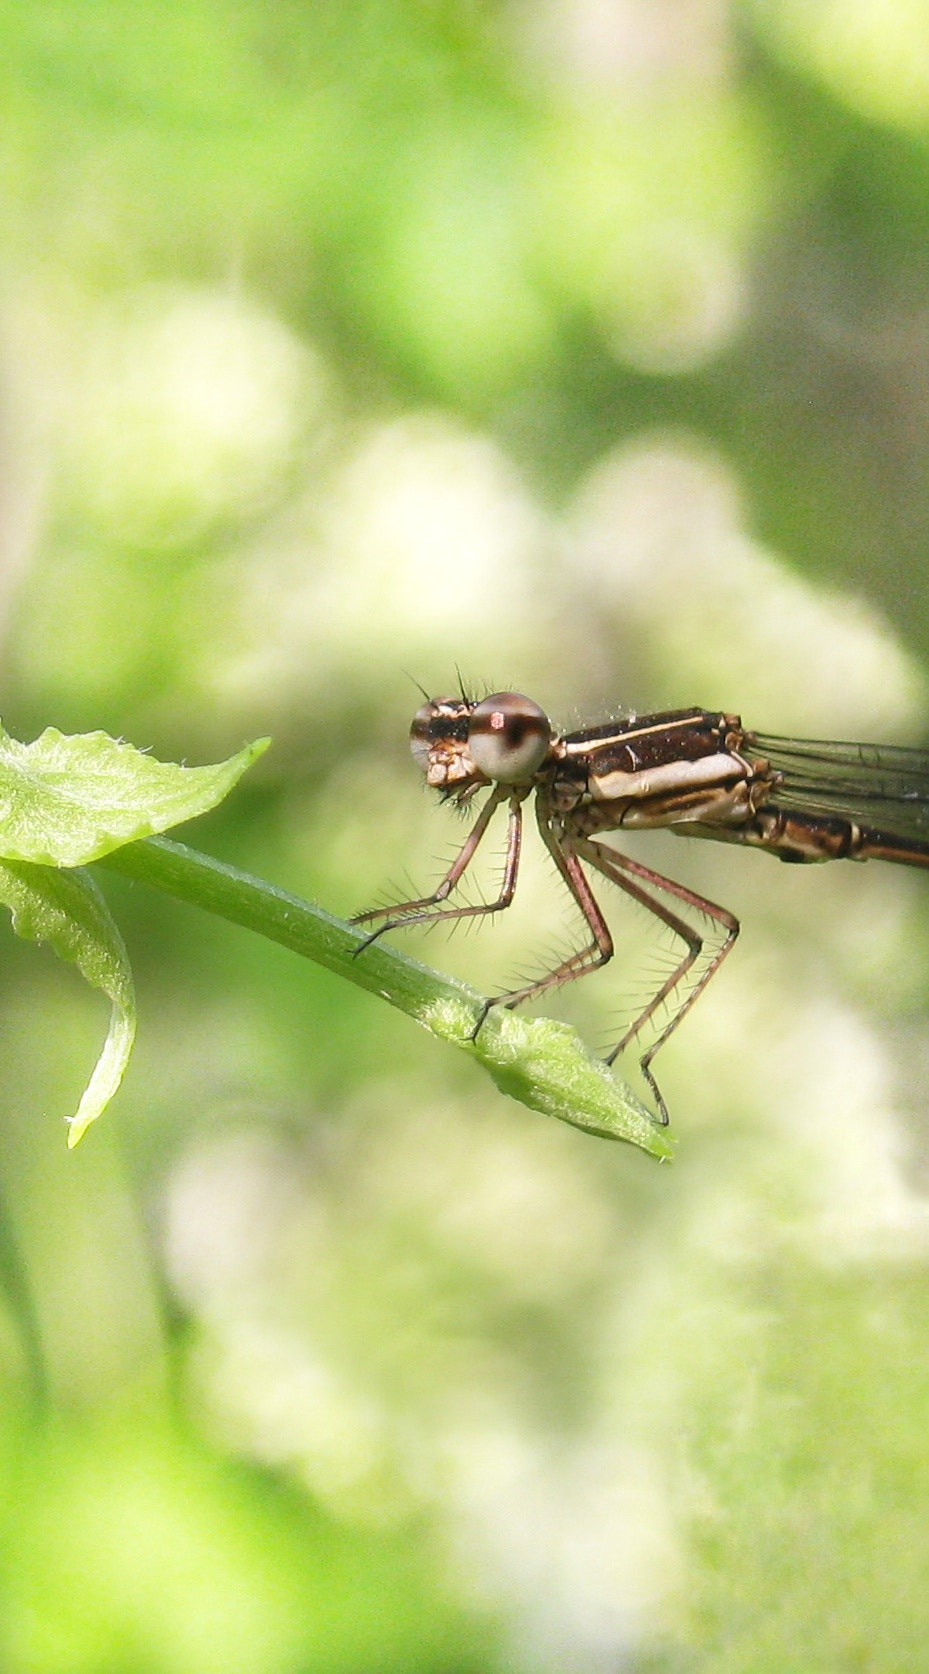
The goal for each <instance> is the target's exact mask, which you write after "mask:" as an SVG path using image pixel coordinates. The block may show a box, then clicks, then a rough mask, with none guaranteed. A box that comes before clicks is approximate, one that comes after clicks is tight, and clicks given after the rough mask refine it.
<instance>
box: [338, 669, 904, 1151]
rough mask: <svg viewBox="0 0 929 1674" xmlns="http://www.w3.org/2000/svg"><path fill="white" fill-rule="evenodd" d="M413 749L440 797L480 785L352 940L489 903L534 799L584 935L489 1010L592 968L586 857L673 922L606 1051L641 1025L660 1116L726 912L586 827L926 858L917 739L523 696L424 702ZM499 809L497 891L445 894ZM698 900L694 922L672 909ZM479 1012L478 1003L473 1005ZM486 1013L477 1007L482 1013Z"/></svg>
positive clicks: (505, 891)
mask: <svg viewBox="0 0 929 1674" xmlns="http://www.w3.org/2000/svg"><path fill="white" fill-rule="evenodd" d="M410 748H411V750H412V752H413V756H414V759H415V760H416V762H417V763H418V765H419V766H420V768H421V769H422V771H423V773H424V775H425V778H426V783H427V784H429V785H431V786H434V787H435V789H436V790H438V791H439V793H440V794H441V796H442V797H443V798H444V799H446V800H451V801H455V802H458V803H469V802H470V801H471V799H472V797H474V796H476V795H477V794H478V793H479V792H481V791H484V790H486V791H487V792H488V793H489V794H488V795H487V797H486V800H485V801H484V804H483V807H482V808H481V811H480V813H479V814H478V816H477V819H476V820H475V822H474V824H473V826H472V827H471V831H470V833H469V835H468V837H467V839H466V841H465V843H464V844H463V846H462V848H461V850H460V852H459V854H458V855H457V857H456V859H455V861H454V863H453V864H452V866H451V867H450V868H449V870H448V871H447V872H446V874H445V877H444V878H443V879H442V882H441V883H440V884H439V886H438V888H437V889H434V890H433V892H432V894H431V895H425V896H423V897H422V898H421V899H419V900H415V901H404V902H401V903H399V904H397V905H395V906H391V907H377V908H375V909H373V910H372V911H370V912H366V913H361V914H359V916H358V917H357V918H356V919H355V921H354V922H355V923H356V924H370V923H373V922H374V921H376V920H377V919H381V920H382V921H383V922H382V923H381V924H379V925H378V927H377V929H376V930H374V931H373V932H372V934H371V935H370V936H369V937H368V939H367V941H366V942H365V943H364V944H363V946H368V945H369V943H370V942H373V941H375V940H376V939H377V937H378V936H382V935H383V934H384V933H385V932H386V931H388V930H396V929H398V928H400V927H401V926H403V925H408V924H422V923H432V922H436V921H439V920H454V919H463V918H472V917H475V916H478V915H481V914H485V913H497V912H502V911H503V910H504V909H505V908H506V907H508V906H509V905H510V903H511V901H512V899H513V895H514V892H515V889H516V880H517V875H518V871H519V857H520V846H521V841H522V811H523V803H524V802H526V800H527V799H528V798H529V797H530V796H533V795H534V796H535V814H536V820H537V823H538V827H539V831H540V833H541V836H542V841H543V843H544V844H545V847H546V848H547V850H548V852H549V854H550V855H551V857H552V860H553V861H554V863H555V865H556V867H557V869H558V871H559V873H560V874H561V877H562V879H563V880H564V882H565V884H566V885H567V888H568V890H569V891H570V893H571V895H572V896H573V898H574V900H575V902H576V903H577V905H578V907H579V908H580V910H581V913H582V915H583V917H584V919H585V920H586V923H587V926H588V929H589V932H590V938H589V941H587V942H586V943H585V945H584V946H583V947H581V948H579V949H578V950H577V951H576V952H574V953H572V954H570V955H569V957H568V958H566V959H564V960H562V961H561V963H560V964H559V965H557V966H556V967H555V968H554V969H553V970H550V971H548V972H547V973H546V974H545V975H544V976H542V977H540V978H539V980H538V981H537V982H531V983H529V984H528V985H527V986H526V987H523V988H517V989H515V990H513V991H512V992H510V993H506V994H499V995H497V996H496V997H495V998H494V999H492V1000H488V1002H487V1010H489V1009H490V1007H491V1006H497V1005H502V1006H509V1007H512V1006H517V1005H520V1004H522V1002H523V1001H524V1000H531V999H534V998H535V997H536V996H538V995H540V994H544V993H546V992H547V991H548V990H549V989H552V988H557V987H559V986H560V985H561V984H562V983H566V982H573V981H574V979H575V978H576V977H580V976H583V975H585V973H586V972H588V971H592V970H595V969H597V967H598V966H600V965H605V964H606V963H607V961H608V960H609V959H611V958H612V955H613V939H612V936H611V935H610V931H609V929H608V927H607V924H606V920H605V919H604V917H603V914H602V912H601V910H600V907H599V905H598V904H597V901H596V899H595V897H594V894H593V891H592V890H591V887H590V883H589V881H588V878H587V875H586V873H585V870H584V867H585V866H586V867H588V868H590V869H591V870H592V871H594V872H599V873H600V874H601V876H602V877H604V878H608V879H609V881H610V882H611V883H615V884H618V886H619V888H620V889H622V890H624V891H625V893H626V894H627V895H630V896H631V897H632V898H633V900H635V901H638V902H639V903H640V904H641V905H642V906H643V907H646V908H647V909H648V910H649V911H650V912H651V913H653V914H654V915H655V916H656V918H658V919H660V920H661V922H662V923H663V924H665V925H666V926H667V927H668V929H669V930H670V931H671V932H672V935H673V936H674V938H675V940H676V942H677V944H678V947H679V956H677V957H676V960H675V964H674V968H673V970H672V971H671V972H670V974H669V975H668V977H667V978H666V980H665V981H664V982H662V983H661V985H660V986H659V987H658V989H657V991H656V992H655V993H654V994H653V995H652V997H651V998H650V999H649V1001H648V1004H647V1005H645V1006H644V1007H643V1008H642V1010H641V1011H640V1012H639V1014H638V1016H637V1017H636V1018H635V1019H634V1021H633V1022H632V1023H631V1025H630V1026H629V1027H628V1028H627V1029H626V1031H625V1033H624V1034H623V1036H622V1038H621V1039H620V1040H619V1041H618V1042H617V1044H616V1046H615V1047H614V1049H613V1051H612V1052H611V1053H610V1054H609V1057H608V1059H607V1062H608V1063H612V1062H613V1060H614V1059H615V1058H616V1057H617V1056H618V1055H619V1053H620V1052H622V1051H623V1050H624V1049H625V1048H626V1047H627V1046H629V1045H630V1044H631V1043H632V1042H633V1041H636V1042H639V1043H640V1044H641V1037H642V1035H643V1032H644V1031H646V1030H647V1029H648V1026H649V1025H651V1030H652V1032H653V1033H654V1038H653V1039H652V1040H651V1041H650V1044H649V1045H648V1046H647V1049H646V1050H645V1051H643V1052H642V1054H641V1057H640V1060H639V1063H640V1068H641V1070H642V1074H643V1075H644V1077H645V1080H646V1081H647V1083H648V1085H649V1087H650V1088H651V1091H652V1094H653V1096H654V1099H655V1102H656V1105H657V1109H658V1115H659V1118H660V1120H661V1122H662V1123H666V1122H667V1120H668V1112H667V1107H666V1105H665V1102H664V1099H663V1098H662V1095H661V1092H660V1091H659V1088H658V1084H657V1082H656V1081H655V1077H654V1075H653V1073H652V1069H651V1063H652V1059H653V1058H654V1056H655V1053H656V1052H657V1051H658V1048H659V1047H660V1046H663V1045H664V1043H665V1041H666V1040H667V1039H668V1036H669V1035H670V1034H671V1033H672V1032H673V1030H674V1029H676V1028H677V1025H678V1024H679V1023H680V1021H681V1019H682V1017H684V1016H685V1015H686V1013H687V1012H688V1011H689V1010H690V1008H691V1006H693V1004H694V1002H695V1001H696V1000H697V999H698V998H699V996H700V994H701V993H702V992H703V990H704V988H705V987H706V985H707V983H708V982H709V980H710V978H711V977H712V976H713V975H714V974H715V973H716V971H718V969H719V967H720V965H721V964H722V961H723V959H724V958H725V957H726V954H727V953H728V952H729V950H730V948H731V947H732V945H733V943H734V941H735V939H736V937H737V935H738V933H739V923H738V920H737V919H736V918H735V917H734V916H733V914H732V913H730V912H728V911H727V910H726V908H725V907H718V906H716V905H715V904H714V903H713V902H712V901H707V900H705V899H704V898H703V896H701V895H698V894H696V893H695V891H694V890H692V889H688V888H686V887H685V885H683V884H679V883H676V882H675V881H674V880H673V879H671V878H666V877H663V876H662V874H661V873H659V872H653V871H652V870H651V869H650V868H649V867H647V866H643V865H642V864H641V863H640V862H639V861H637V860H633V859H632V858H631V857H630V856H629V855H625V854H622V853H621V852H620V851H619V850H617V849H615V848H613V847H612V845H610V844H607V843H604V842H602V841H600V839H599V835H598V834H599V833H602V832H606V831H619V832H621V831H631V830H641V829H643V828H653V827H658V826H664V827H667V828H669V829H670V830H672V831H675V832H677V833H678V834H680V835H681V836H687V837H707V838H711V839H713V840H714V841H716V842H724V843H746V844H749V845H750V846H752V847H754V848H760V849H767V850H768V851H769V853H771V854H774V855H777V857H778V859H780V860H787V861H794V862H800V863H804V864H805V863H808V862H811V861H821V860H871V859H874V860H892V861H898V862H901V863H902V864H904V865H909V866H929V751H922V750H908V749H904V748H901V747H899V746H896V745H877V744H835V743H827V742H817V741H807V740H799V739H792V738H775V737H772V736H769V735H767V734H765V733H758V732H748V731H746V729H745V728H744V727H743V725H742V722H741V720H740V719H739V717H738V716H737V715H721V714H716V713H713V712H711V711H708V710H704V709H680V710H671V711H669V712H667V713H665V714H659V715H641V716H638V717H635V718H632V719H629V720H624V721H617V722H607V723H606V724H605V725H603V726H596V727H587V728H584V729H583V730H581V731H578V732H568V733H559V732H556V731H555V729H554V728H553V726H552V724H551V722H550V720H549V718H548V716H547V715H546V714H545V711H544V710H543V709H540V708H539V706H538V704H536V703H533V702H532V700H531V699H530V698H527V697H523V696H521V694H519V693H518V692H496V693H494V694H493V696H491V697H486V698H484V699H482V700H481V701H480V702H475V701H474V700H472V699H470V698H467V697H447V698H434V699H433V700H432V701H431V702H428V703H424V704H423V706H422V708H421V709H419V710H418V711H417V713H416V715H415V716H414V717H413V724H412V726H411V728H410ZM503 805H505V806H506V808H507V810H508V814H509V827H508V835H507V847H506V859H505V862H504V866H503V878H502V881H501V885H500V891H499V894H498V895H497V896H496V898H495V899H494V900H492V901H487V902H484V901H482V902H479V903H478V904H476V905H475V904H468V905H463V906H447V905H446V904H445V903H446V902H447V901H448V898H449V896H450V895H451V894H452V892H453V890H454V889H455V888H456V886H457V885H458V884H459V883H460V882H461V879H462V877H463V875H464V873H465V872H466V871H467V869H468V867H469V866H470V864H471V862H472V860H473V859H474V855H475V853H476V851H477V849H478V846H479V844H480V843H481V840H482V839H483V837H484V835H485V833H486V831H487V828H488V826H489V825H490V822H491V820H492V818H493V816H494V814H495V812H496V811H497V809H498V808H500V807H501V806H503ZM688 911H689V912H690V913H693V914H696V915H697V916H698V918H699V919H700V920H701V921H702V924H703V925H704V926H707V927H708V933H707V930H706V929H698V928H695V926H694V925H693V924H692V923H691V922H690V921H689V919H688V918H687V917H686V916H684V915H685V913H687V912H688ZM486 1014H487V1012H486V1010H485V1013H484V1016H486ZM481 1021H482V1022H483V1017H482V1019H481Z"/></svg>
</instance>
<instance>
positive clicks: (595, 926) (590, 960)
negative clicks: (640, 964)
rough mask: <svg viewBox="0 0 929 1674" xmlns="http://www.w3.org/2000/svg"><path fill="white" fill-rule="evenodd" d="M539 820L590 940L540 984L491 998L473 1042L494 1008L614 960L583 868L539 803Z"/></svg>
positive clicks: (509, 1005) (516, 1002)
mask: <svg viewBox="0 0 929 1674" xmlns="http://www.w3.org/2000/svg"><path fill="white" fill-rule="evenodd" d="M536 820H537V822H538V826H539V831H540V832H541V834H542V841H543V842H544V844H545V847H546V848H547V849H548V852H549V854H550V855H551V857H552V859H553V861H554V862H555V865H556V866H557V868H558V871H559V873H560V874H561V877H562V878H563V879H564V882H565V884H566V885H567V888H568V890H569V891H570V893H571V895H572V896H573V898H574V900H575V901H576V903H577V905H578V907H579V908H580V910H581V912H582V914H583V916H584V919H585V921H586V922H587V924H588V925H589V927H590V932H591V939H590V941H589V942H588V943H586V944H585V946H584V947H582V948H579V949H578V951H577V952H576V953H572V954H570V955H569V957H568V958H567V959H564V960H562V962H561V964H560V965H557V966H556V967H555V969H554V970H553V971H549V972H548V973H547V974H546V975H545V976H544V977H540V978H539V980H538V981H537V982H531V983H529V984H527V986H526V987H525V988H516V989H512V990H511V991H510V992H509V993H506V994H496V995H494V997H493V998H492V999H489V1000H488V1001H487V1003H486V1005H485V1006H484V1009H483V1011H482V1012H481V1015H480V1017H479V1018H478V1021H477V1023H476V1025H475V1027H474V1030H473V1032H472V1035H471V1038H472V1040H473V1039H474V1038H475V1037H476V1035H477V1034H478V1031H479V1030H480V1027H481V1024H482V1023H483V1022H484V1020H485V1018H486V1017H487V1014H488V1012H489V1011H491V1010H492V1008H493V1007H494V1006H505V1007H506V1008H507V1010H508V1011H512V1010H513V1009H514V1008H515V1007H516V1006H519V1005H522V1003H523V1001H524V1000H534V999H536V998H537V997H538V995H540V994H545V993H547V992H548V990H549V989H551V988H560V987H561V986H562V984H563V983H566V982H574V981H575V980H576V978H577V977H581V976H586V975H587V972H588V971H595V970H597V969H598V967H599V966H600V965H605V964H606V963H607V962H608V960H610V959H612V957H613V938H612V936H611V935H610V931H609V926H608V925H607V922H606V919H605V918H604V916H603V914H602V912H601V911H600V908H599V906H598V905H597V901H596V898H595V896H594V893H593V890H592V889H591V887H590V885H589V883H588V882H587V879H586V877H585V876H584V872H583V869H582V867H581V865H580V863H579V862H578V859H577V856H576V855H575V854H574V852H573V847H572V845H571V844H570V843H568V842H566V841H565V839H564V838H563V837H562V836H561V834H560V832H556V831H555V830H554V828H553V825H552V821H551V816H550V814H549V813H548V810H547V809H546V808H545V806H544V805H543V804H542V802H541V798H539V799H537V801H536Z"/></svg>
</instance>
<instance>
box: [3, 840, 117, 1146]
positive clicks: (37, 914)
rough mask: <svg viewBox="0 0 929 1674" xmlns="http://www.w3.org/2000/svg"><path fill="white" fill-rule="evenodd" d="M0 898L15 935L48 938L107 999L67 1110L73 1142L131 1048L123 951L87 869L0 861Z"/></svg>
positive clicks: (108, 1094)
mask: <svg viewBox="0 0 929 1674" xmlns="http://www.w3.org/2000/svg"><path fill="white" fill-rule="evenodd" d="M0 899H2V900H3V901H4V902H5V904H6V905H7V906H8V907H9V909H10V911H11V913H12V917H13V929H14V930H15V931H16V934H17V935H18V936H23V937H25V938H26V939H27V940H28V941H33V942H48V943H49V945H50V946H51V947H53V948H54V950H55V952H56V953H57V954H58V955H59V957H60V958H62V959H67V960H69V961H70V963H71V964H73V965H76V966H77V967H78V969H79V970H80V972H81V973H82V975H83V976H84V977H86V979H87V981H88V982H89V983H91V984H92V985H93V987H94V988H99V989H102V991H103V993H104V994H106V995H107V996H108V997H109V999H110V1000H111V1002H112V1007H113V1010H112V1014H111V1017H110V1027H109V1031H108V1033H107V1037H106V1040H105V1041H104V1044H103V1050H102V1052H101V1053H100V1057H99V1059H98V1060H97V1067H96V1069H95V1070H94V1073H93V1075H92V1076H91V1078H90V1081H89V1083H88V1085H87V1087H86V1089H85V1091H84V1096H83V1098H82V1099H81V1102H80V1104H79V1106H78V1108H77V1112H76V1114H75V1115H74V1116H72V1117H69V1121H70V1124H71V1125H70V1129H69V1132H68V1144H69V1145H72V1146H73V1145H76V1144H77V1142H78V1140H79V1139H80V1137H81V1135H82V1134H83V1133H84V1132H85V1130H86V1129H87V1128H88V1127H89V1125H90V1123H91V1122H93V1121H94V1120H95V1119H96V1117H97V1116H99V1115H100V1113H101V1111H102V1110H104V1109H105V1108H106V1106H107V1104H108V1103H109V1101H110V1099H111V1098H112V1097H113V1094H114V1093H115V1092H116V1090H117V1088H118V1087H119V1084H120V1081H121V1080H122V1077H123V1071H124V1070H125V1067H126V1064H127V1062H128V1059H129V1054H130V1052H131V1050H132V1042H133V1039H134V1038H135V1022H136V1011H135V992H134V990H133V985H132V970H131V968H130V965H129V957H128V954H127V953H126V949H125V947H124V945H123V940H122V937H121V936H120V933H119V931H118V930H117V928H116V925H115V923H114V921H113V918H112V916H111V914H110V910H109V908H108V906H107V904H106V902H105V901H104V899H103V896H102V895H101V893H100V891H99V889H98V888H97V885H96V884H95V883H94V880H93V878H92V877H91V876H90V874H89V873H87V872H84V871H79V870H78V871H59V870H51V869H50V868H49V867H47V866H35V865H30V864H29V863H28V862H23V861H9V860H7V861H2V860H0Z"/></svg>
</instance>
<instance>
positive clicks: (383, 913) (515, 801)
mask: <svg viewBox="0 0 929 1674" xmlns="http://www.w3.org/2000/svg"><path fill="white" fill-rule="evenodd" d="M507 798H509V803H510V818H509V825H508V828H507V840H506V859H505V861H504V867H503V879H502V883H501V886H500V893H499V895H498V896H497V898H496V900H494V901H481V902H478V903H477V904H475V905H473V906H466V907H446V908H444V909H443V908H442V905H441V903H442V902H443V901H445V900H447V898H448V896H449V895H450V894H451V892H452V890H453V889H454V888H455V886H456V884H457V883H459V882H460V880H461V878H462V876H463V874H464V873H465V872H466V871H467V868H468V867H469V866H470V864H471V862H472V860H473V859H474V856H475V854H476V852H477V849H478V846H479V845H480V842H481V840H482V838H483V837H484V834H485V832H486V831H487V827H488V826H489V824H490V822H491V819H492V818H493V816H494V814H495V813H496V811H497V809H498V808H499V806H500V804H501V802H505V801H506V800H507ZM521 802H522V798H521V796H517V795H514V793H513V791H512V789H511V788H510V787H509V786H497V787H496V789H495V790H494V791H493V793H492V795H491V796H490V797H488V799H487V801H486V802H485V804H484V806H483V808H482V809H481V812H480V814H479V815H478V817H477V819H476V820H475V822H474V825H473V826H472V827H471V830H470V831H469V833H468V836H467V838H466V839H465V841H464V843H463V844H462V846H461V849H460V850H459V852H458V854H457V855H456V857H455V860H454V861H453V863H452V865H451V866H450V867H449V869H448V871H447V872H446V874H445V877H444V878H443V879H442V882H441V883H440V884H439V886H438V888H437V889H435V890H433V892H432V894H431V895H424V896H423V897H422V899H421V900H418V901H402V902H400V903H399V904H398V905H396V906H393V907H373V908H371V910H370V911H369V912H366V913H357V914H356V915H355V917H354V918H353V919H351V921H350V922H351V923H352V924H368V923H370V922H371V920H372V919H375V918H383V919H384V921H385V922H384V923H383V924H379V925H378V927H377V929H376V930H373V931H372V932H371V935H370V936H366V937H365V939H364V941H363V942H361V943H360V945H359V946H358V947H357V948H356V949H355V956H356V957H357V955H358V954H359V953H363V952H364V950H365V948H366V947H370V946H371V944H372V942H376V941H377V939H378V937H379V936H383V935H384V934H385V933H386V932H387V931H388V930H396V929H398V928H399V927H401V926H403V925H407V924H424V923H430V924H435V923H438V922H439V920H442V919H458V918H473V917H475V916H478V915H480V914H482V913H498V912H502V911H503V910H504V908H506V907H508V906H509V905H510V902H511V901H512V899H513V895H514V892H515V889H516V879H517V875H518V872H519V856H520V849H521V846H522V807H521ZM436 909H438V910H436Z"/></svg>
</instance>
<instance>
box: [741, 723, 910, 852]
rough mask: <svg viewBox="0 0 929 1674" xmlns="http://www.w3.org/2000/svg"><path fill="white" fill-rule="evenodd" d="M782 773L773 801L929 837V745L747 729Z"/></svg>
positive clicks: (753, 746) (750, 742) (755, 746)
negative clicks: (921, 747) (774, 734)
mask: <svg viewBox="0 0 929 1674" xmlns="http://www.w3.org/2000/svg"><path fill="white" fill-rule="evenodd" d="M745 741H746V744H747V746H748V749H749V751H750V752H751V753H753V754H754V752H755V751H757V753H758V755H759V756H763V757H764V758H765V760H766V761H768V762H770V764H771V767H772V768H774V770H775V771H776V772H777V773H781V774H783V784H780V785H778V786H777V788H776V790H775V791H774V792H773V794H772V796H771V801H772V802H773V803H776V805H777V806H778V807H779V808H788V809H794V810H795V811H796V812H798V813H800V812H805V813H811V814H827V815H833V816H835V817H837V818H839V819H849V820H854V821H855V823H856V824H858V825H866V826H871V827H874V828H875V829H877V830H879V831H884V832H886V833H888V834H891V833H893V834H896V835H897V836H900V837H916V838H922V839H924V840H925V839H927V838H929V750H909V749H906V748H905V747H904V746H903V745H900V744H834V743H831V742H829V741H828V740H824V739H809V740H807V739H796V738H773V737H770V736H769V735H768V734H766V733H761V732H752V733H746V735H745Z"/></svg>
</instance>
